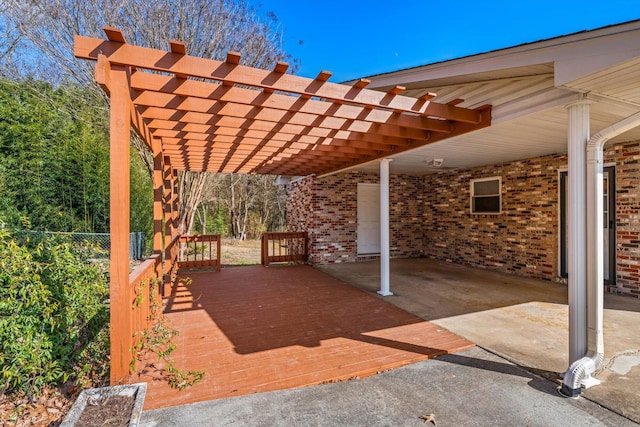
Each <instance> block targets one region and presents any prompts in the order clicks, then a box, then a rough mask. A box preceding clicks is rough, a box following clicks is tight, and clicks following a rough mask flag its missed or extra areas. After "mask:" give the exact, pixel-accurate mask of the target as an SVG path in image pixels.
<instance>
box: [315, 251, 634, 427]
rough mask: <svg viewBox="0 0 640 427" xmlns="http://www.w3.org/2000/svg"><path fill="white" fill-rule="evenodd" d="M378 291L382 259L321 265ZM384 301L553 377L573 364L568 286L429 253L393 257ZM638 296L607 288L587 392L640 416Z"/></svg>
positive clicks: (618, 409) (619, 410)
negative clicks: (598, 361)
mask: <svg viewBox="0 0 640 427" xmlns="http://www.w3.org/2000/svg"><path fill="white" fill-rule="evenodd" d="M318 268H319V269H320V270H322V271H325V272H327V273H328V274H331V275H334V276H336V277H338V278H340V279H342V280H344V281H346V282H347V283H351V284H353V285H355V286H357V287H359V288H361V289H363V290H366V291H368V292H371V293H372V294H375V291H376V290H378V287H379V267H378V262H360V263H348V264H332V265H326V266H319V267H318ZM391 291H392V292H393V293H394V296H390V297H385V300H386V301H388V302H390V303H392V304H395V305H397V306H398V307H400V308H403V309H405V310H407V311H409V312H411V313H413V314H416V315H418V316H420V317H422V318H424V319H427V320H430V321H431V322H432V323H435V324H437V325H439V326H442V327H444V328H446V329H448V330H450V331H451V332H453V333H455V334H458V335H460V336H462V337H464V338H466V339H468V340H470V341H472V342H474V343H476V344H478V345H479V346H481V347H483V348H486V349H490V350H491V351H492V352H495V353H496V354H499V355H501V356H503V357H505V358H506V359H508V360H510V361H513V362H515V363H517V364H518V365H520V366H523V367H525V368H527V369H529V370H530V371H534V372H537V373H539V374H540V375H543V376H545V377H547V378H549V379H552V380H557V379H558V378H559V377H558V373H559V372H563V371H565V370H566V369H567V367H568V346H569V344H568V309H567V287H566V285H563V284H559V283H552V282H545V281H541V280H534V279H528V278H522V277H517V276H512V275H505V274H500V273H496V272H491V271H486V270H480V269H473V268H468V267H462V266H458V265H454V264H449V263H443V262H438V261H434V260H428V259H397V260H392V262H391ZM639 323H640V300H637V299H634V298H630V297H624V296H616V295H610V294H607V295H605V314H604V339H605V363H604V366H603V368H602V369H601V370H600V371H599V372H598V373H597V375H596V377H597V378H599V379H600V380H602V384H601V385H599V386H596V387H593V388H590V389H588V390H585V391H584V393H583V396H585V397H586V398H588V399H592V400H594V401H596V402H598V403H599V404H601V405H603V406H605V407H607V408H611V409H612V410H614V411H616V412H617V413H620V414H623V415H624V416H626V417H629V418H631V419H633V420H635V421H636V422H640V388H638V387H637V385H638V384H640V363H639V362H640V334H638V333H637V326H636V325H638V324H639Z"/></svg>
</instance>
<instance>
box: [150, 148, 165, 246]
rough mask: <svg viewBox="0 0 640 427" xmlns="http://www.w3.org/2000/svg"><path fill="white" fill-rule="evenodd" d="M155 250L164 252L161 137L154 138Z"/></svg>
mask: <svg viewBox="0 0 640 427" xmlns="http://www.w3.org/2000/svg"><path fill="white" fill-rule="evenodd" d="M151 143H152V148H153V252H154V253H160V254H161V253H162V252H163V249H164V247H163V245H162V219H163V215H164V214H163V208H162V200H163V197H164V194H163V193H164V180H163V176H162V174H163V167H162V146H161V142H160V139H159V138H153V140H152V142H151Z"/></svg>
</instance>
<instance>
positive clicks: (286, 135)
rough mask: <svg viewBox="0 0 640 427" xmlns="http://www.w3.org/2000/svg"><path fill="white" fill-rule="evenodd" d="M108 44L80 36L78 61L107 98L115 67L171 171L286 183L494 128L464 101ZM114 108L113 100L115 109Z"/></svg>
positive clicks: (113, 37)
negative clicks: (90, 68) (91, 69)
mask: <svg viewBox="0 0 640 427" xmlns="http://www.w3.org/2000/svg"><path fill="white" fill-rule="evenodd" d="M105 33H106V35H107V40H102V39H97V38H89V37H84V36H76V38H75V52H74V54H75V56H76V57H78V58H84V59H89V60H95V61H97V66H96V81H97V82H98V83H99V84H101V85H102V87H103V88H104V89H105V91H106V92H107V93H109V92H110V91H111V89H110V70H111V67H113V66H115V67H122V66H124V67H125V68H126V69H127V73H128V84H129V92H130V95H131V105H130V107H131V108H130V109H129V110H130V112H131V122H132V124H133V127H134V128H135V130H136V131H137V133H138V134H139V135H140V136H141V137H142V138H143V139H144V141H145V142H146V143H147V145H148V146H149V148H152V147H153V146H154V144H155V147H156V149H155V150H153V151H154V153H155V151H157V147H158V141H159V142H160V145H159V146H160V148H161V151H162V155H163V156H165V157H168V158H169V160H170V164H171V167H172V168H173V169H174V170H187V171H200V172H220V173H256V174H273V175H285V176H304V175H309V174H313V173H316V174H325V173H330V172H333V171H337V170H341V169H344V168H349V167H353V166H356V165H359V164H362V163H366V162H370V161H372V160H375V159H379V158H383V157H388V156H390V155H393V154H397V153H400V152H404V151H407V150H411V149H414V148H417V147H421V146H424V145H427V144H431V143H434V142H438V141H442V140H444V139H447V138H451V137H454V136H459V135H462V134H465V133H468V132H471V131H474V130H477V129H480V128H484V127H488V126H490V124H491V106H490V105H482V106H478V107H475V108H463V107H460V106H459V104H460V103H462V102H463V100H461V99H453V100H451V101H449V102H448V103H446V104H442V103H436V102H433V101H432V100H431V99H432V98H433V97H434V96H435V94H433V93H430V92H427V93H424V94H418V95H417V96H416V97H409V96H403V95H401V93H402V92H403V91H404V90H405V89H404V88H403V87H401V86H394V87H392V88H391V89H389V90H387V91H386V92H381V91H376V90H370V89H366V86H367V85H368V84H369V81H368V80H366V79H361V80H358V81H356V82H354V83H353V84H352V85H344V84H336V83H330V82H328V79H329V78H330V77H331V73H330V72H327V71H321V72H320V73H319V74H318V76H317V77H316V78H315V79H309V78H304V77H298V76H294V75H290V74H286V71H287V69H288V64H287V63H284V62H278V63H277V64H275V66H274V68H273V70H262V69H256V68H251V67H246V66H242V65H240V62H241V56H240V54H238V53H235V52H228V53H227V58H226V60H225V61H216V60H213V59H204V58H198V57H194V56H189V55H187V54H186V51H187V46H185V45H184V43H182V42H178V41H172V42H171V44H170V51H163V50H158V49H150V48H146V47H140V46H134V45H130V44H127V43H126V40H125V37H124V36H123V34H122V32H121V31H120V30H118V29H115V28H109V27H107V28H105ZM112 102H113V100H112Z"/></svg>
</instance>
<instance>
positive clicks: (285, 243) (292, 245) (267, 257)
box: [261, 232, 307, 267]
mask: <svg viewBox="0 0 640 427" xmlns="http://www.w3.org/2000/svg"><path fill="white" fill-rule="evenodd" d="M261 259H262V265H264V266H265V267H266V266H268V265H269V264H270V263H272V262H307V233H306V232H293V233H264V234H263V235H262V257H261Z"/></svg>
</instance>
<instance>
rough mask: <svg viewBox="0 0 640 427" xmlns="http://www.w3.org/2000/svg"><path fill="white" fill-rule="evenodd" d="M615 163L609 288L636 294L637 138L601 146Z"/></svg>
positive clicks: (639, 279)
mask: <svg viewBox="0 0 640 427" xmlns="http://www.w3.org/2000/svg"><path fill="white" fill-rule="evenodd" d="M605 162H615V163H616V258H617V261H616V264H617V265H616V286H615V287H611V289H609V291H611V292H616V293H624V294H630V295H634V296H636V297H640V141H634V142H628V143H624V144H613V145H607V146H606V147H605Z"/></svg>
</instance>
